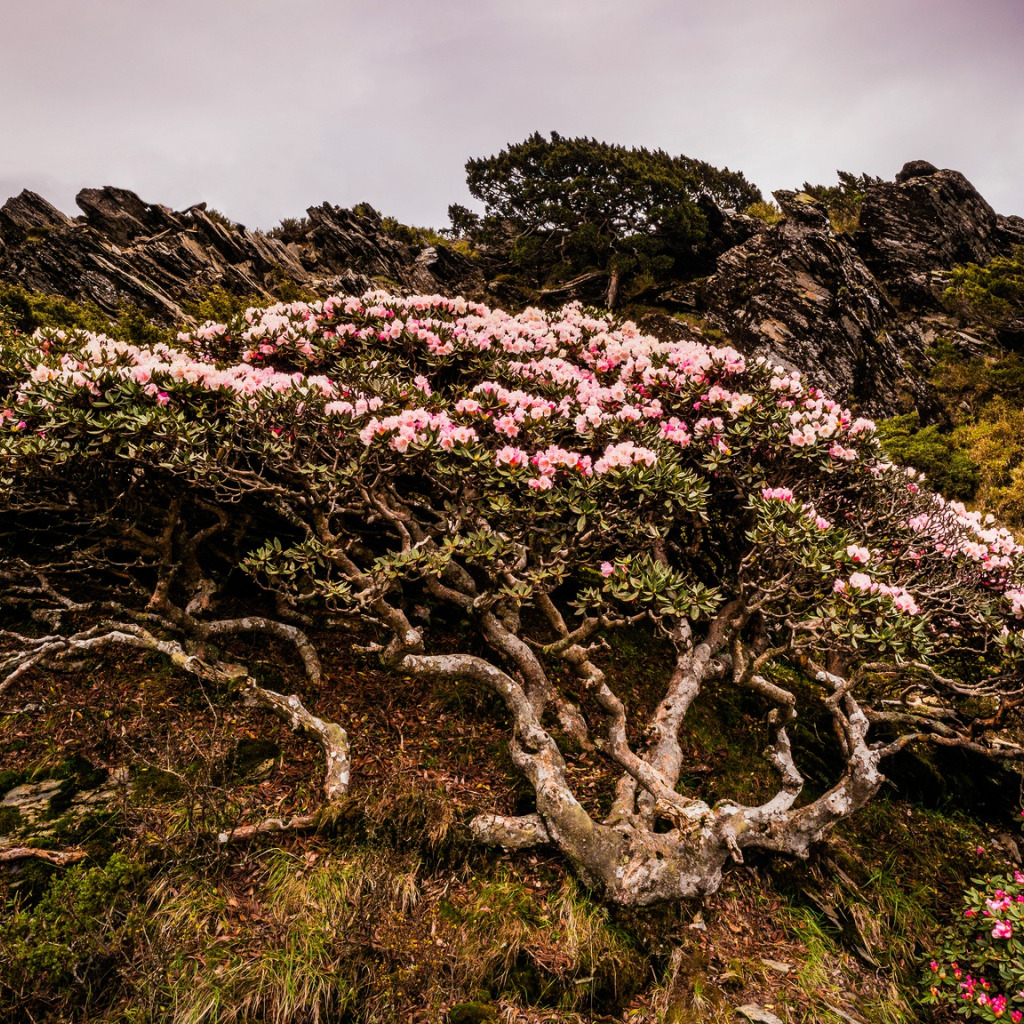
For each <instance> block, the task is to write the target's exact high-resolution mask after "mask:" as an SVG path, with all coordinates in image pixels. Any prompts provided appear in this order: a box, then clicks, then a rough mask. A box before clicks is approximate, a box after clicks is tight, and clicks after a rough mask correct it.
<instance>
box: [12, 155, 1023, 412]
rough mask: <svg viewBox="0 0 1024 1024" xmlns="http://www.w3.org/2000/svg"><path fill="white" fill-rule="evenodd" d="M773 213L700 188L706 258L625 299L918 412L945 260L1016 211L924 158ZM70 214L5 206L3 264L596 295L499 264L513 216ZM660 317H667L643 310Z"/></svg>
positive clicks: (580, 284) (233, 285)
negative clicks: (430, 220)
mask: <svg viewBox="0 0 1024 1024" xmlns="http://www.w3.org/2000/svg"><path fill="white" fill-rule="evenodd" d="M775 198H776V200H777V201H778V204H779V207H780V209H781V212H782V214H783V219H782V220H781V221H780V222H779V223H777V224H773V225H771V226H769V225H767V224H766V223H765V222H764V221H762V220H758V219H756V218H752V217H749V216H744V215H742V214H737V213H735V212H734V211H726V210H720V209H718V208H717V207H716V206H714V204H713V203H711V202H710V200H702V202H701V206H702V210H703V212H704V215H705V218H706V220H707V224H708V234H707V238H706V239H705V240H704V242H703V243H702V245H701V249H700V252H695V253H694V254H693V260H692V261H691V262H692V271H691V272H692V273H693V274H700V273H702V272H704V273H707V274H708V276H705V277H700V278H698V279H696V280H688V281H682V282H680V283H678V284H676V285H674V286H672V287H670V288H667V289H666V288H663V287H662V288H652V289H650V290H649V291H647V292H645V293H644V294H643V295H642V296H640V297H639V298H638V299H637V302H638V303H641V304H642V303H647V304H653V305H655V306H660V307H661V308H662V309H664V310H667V311H669V312H676V313H690V314H697V315H696V317H694V318H693V319H694V325H691V327H687V328H686V330H687V331H689V332H691V333H692V332H693V331H696V332H697V335H698V336H699V335H700V332H701V331H702V330H703V331H704V332H705V333H704V336H705V337H707V332H708V330H709V329H711V330H712V331H717V332H720V335H715V334H712V336H711V340H721V337H722V336H724V337H726V338H728V340H729V341H730V342H731V343H732V344H735V345H736V346H737V347H739V348H741V349H742V350H743V351H745V352H746V353H747V354H748V355H751V356H758V355H765V356H769V357H771V358H772V359H774V360H776V361H780V362H782V363H784V364H786V365H788V366H790V367H793V368H796V369H800V370H802V371H803V372H805V373H806V374H807V375H808V376H809V377H811V378H812V379H813V380H814V381H815V383H817V384H819V385H821V386H822V387H823V389H824V390H826V391H827V392H829V393H830V394H833V395H835V396H836V397H837V398H840V399H842V400H843V401H846V402H850V403H851V404H853V405H854V406H856V407H857V408H859V409H860V410H862V411H864V412H865V413H868V414H870V415H874V416H891V415H893V414H895V413H898V412H904V411H909V410H911V409H915V408H916V409H917V410H918V411H919V412H921V413H922V416H923V418H925V419H927V418H929V416H930V413H931V400H930V394H929V389H928V386H927V383H926V381H925V378H926V372H925V356H924V353H925V349H926V348H927V346H928V344H929V343H931V342H932V341H934V340H935V339H936V338H937V337H938V336H940V335H942V336H944V337H947V338H951V339H953V340H954V342H956V339H957V337H961V338H966V340H964V342H963V343H964V344H965V345H966V346H967V347H968V348H972V347H976V346H977V345H978V344H984V342H985V338H984V334H985V332H984V330H981V331H980V333H979V334H977V336H975V333H970V332H969V333H970V336H969V337H967V336H964V335H963V332H962V330H961V325H959V324H957V323H956V322H955V321H954V320H953V319H951V318H950V317H949V316H948V315H947V314H946V313H945V312H944V310H943V308H942V304H941V299H942V293H943V290H944V288H945V286H946V282H947V279H948V272H949V269H950V268H951V267H953V266H955V265H956V264H962V263H967V262H974V263H986V262H988V261H989V260H991V259H992V258H993V257H995V256H998V255H1008V254H1009V253H1010V252H1011V250H1012V248H1013V246H1014V245H1024V220H1022V219H1021V218H1020V217H1003V216H999V215H998V214H996V213H995V212H994V211H993V209H992V207H991V206H989V204H988V203H987V202H985V200H984V199H983V198H982V197H981V195H979V193H978V192H977V190H976V189H975V188H974V186H973V185H971V183H970V182H969V181H968V180H967V179H966V178H965V177H964V176H963V175H962V174H960V173H959V172H957V171H952V170H940V169H938V168H936V167H935V166H934V165H933V164H930V163H928V162H927V161H924V160H914V161H911V162H910V163H908V164H906V165H904V167H903V168H902V169H901V170H900V172H899V173H898V174H897V175H896V178H895V181H891V182H887V181H876V182H873V183H872V184H870V185H869V186H868V188H867V193H866V195H865V197H864V200H863V203H862V206H861V212H860V221H859V226H858V228H857V230H856V232H855V233H854V234H853V235H850V234H848V233H846V232H843V231H836V230H834V229H833V227H832V225H831V222H830V219H829V214H828V211H827V210H826V209H825V207H824V206H823V205H822V204H821V203H820V202H818V201H817V200H816V199H814V198H812V197H811V196H810V195H808V194H806V193H802V192H787V191H780V192H776V193H775ZM77 203H78V206H79V207H80V208H81V210H82V216H80V217H77V218H74V219H72V218H70V217H67V216H65V215H64V214H63V213H62V212H61V211H59V210H57V209H55V208H54V207H53V206H51V205H50V204H49V203H48V202H46V200H45V199H43V198H41V197H40V196H38V195H36V194H34V193H32V192H28V191H25V192H22V193H21V195H19V196H16V197H15V198H13V199H10V200H8V201H7V202H6V203H5V204H4V206H3V207H2V208H0V280H3V281H8V282H12V283H17V284H20V285H22V286H24V287H25V288H28V289H31V290H35V291H41V292H47V293H51V294H59V295H63V296H67V297H69V298H72V299H76V300H79V301H91V302H94V303H96V304H97V305H98V306H100V307H101V308H102V309H104V310H106V311H107V312H109V313H115V312H116V311H117V310H118V307H119V306H120V305H121V304H123V303H130V304H133V305H135V306H138V307H140V308H141V309H142V310H143V311H144V312H145V313H147V315H149V316H150V317H152V318H153V319H155V320H156V321H158V322H161V323H164V324H171V323H175V322H181V321H188V319H189V318H188V316H187V315H186V314H187V311H188V309H189V308H191V307H190V305H189V304H190V302H194V301H195V300H197V299H199V298H201V297H202V295H203V294H204V293H205V292H207V291H208V290H209V289H210V288H211V287H212V286H215V285H219V286H221V287H223V288H225V289H227V290H228V291H231V292H233V293H235V294H238V295H246V296H248V295H252V296H255V297H258V298H261V299H264V300H273V299H274V298H276V297H278V296H280V295H281V294H282V289H285V290H286V291H287V288H286V286H287V285H289V284H290V286H291V289H290V290H291V292H292V293H294V290H295V287H296V286H297V287H298V288H299V289H304V290H307V291H312V292H316V293H319V294H326V293H327V292H329V291H335V292H344V293H358V292H362V291H364V290H366V289H368V288H371V287H375V286H376V287H385V288H389V289H393V290H396V291H418V292H428V293H433V292H441V293H446V294H453V293H461V294H463V295H466V296H468V297H470V298H475V299H480V300H482V301H485V302H488V303H490V304H492V305H504V306H511V307H516V306H522V305H526V304H529V303H537V302H539V303H542V304H547V305H554V304H559V303H563V302H566V301H569V300H573V299H578V300H580V301H583V302H584V303H587V304H594V305H600V304H601V303H602V302H604V301H605V296H606V294H607V287H608V280H607V272H606V271H600V270H596V269H595V270H591V271H588V272H585V273H582V274H580V275H579V276H578V277H576V278H574V279H573V280H571V281H566V282H563V283H561V284H559V285H558V286H556V287H550V288H547V289H544V290H541V291H537V290H536V289H533V290H530V289H529V288H527V287H526V286H525V285H523V284H522V282H521V281H518V280H517V279H516V278H515V275H514V274H509V273H508V271H509V269H510V266H511V265H510V263H509V251H510V249H511V247H512V242H513V240H514V231H511V230H510V231H508V232H506V234H507V235H508V237H507V238H505V239H501V238H498V239H497V240H495V239H492V240H491V241H490V242H489V243H488V246H480V247H479V248H478V249H476V250H475V251H474V258H472V259H470V258H469V257H467V256H466V255H464V254H463V253H462V252H460V251H458V250H457V249H456V248H454V247H452V246H448V245H444V244H431V245H428V244H425V243H419V242H417V241H416V239H417V238H418V236H417V234H416V233H415V232H414V231H412V230H411V229H405V228H401V227H399V228H398V229H397V230H396V228H395V225H394V224H393V222H388V221H385V220H384V219H383V218H382V217H381V216H380V215H379V214H378V213H377V212H376V211H375V210H373V209H372V207H369V206H367V205H365V204H361V205H360V206H357V207H355V208H354V209H351V210H347V209H342V208H340V207H337V206H332V205H331V204H329V203H323V204H321V205H320V206H313V207H310V209H309V210H308V211H307V214H308V216H307V217H306V218H305V219H303V220H302V221H291V222H286V224H287V227H286V228H285V227H284V226H283V228H282V230H280V231H275V232H272V233H270V234H264V233H263V232H259V231H249V230H247V229H246V228H245V227H243V226H242V225H240V224H234V223H232V222H231V221H229V220H227V219H226V218H225V217H223V216H222V215H220V214H218V213H216V212H215V211H212V210H207V208H206V206H205V204H203V203H200V204H198V205H196V206H192V207H189V208H188V209H187V210H183V211H174V210H170V209H168V208H167V207H164V206H159V205H154V204H151V203H146V202H144V201H143V200H142V199H140V198H139V196H137V195H136V194H135V193H134V192H130V191H128V190H126V189H119V188H111V187H107V188H100V189H83V190H82V191H81V192H80V193H79V194H78V197H77ZM646 322H648V323H649V324H650V327H651V329H652V330H653V331H654V332H655V333H664V332H666V331H669V330H670V329H672V330H674V328H672V324H673V323H674V322H673V321H672V320H671V319H670V318H669V317H667V316H664V315H661V316H656V315H654V314H653V313H652V314H650V315H648V316H647V318H646Z"/></svg>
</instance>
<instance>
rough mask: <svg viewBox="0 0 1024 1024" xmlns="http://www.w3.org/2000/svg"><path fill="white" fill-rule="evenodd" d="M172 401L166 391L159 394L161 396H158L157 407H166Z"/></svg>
mask: <svg viewBox="0 0 1024 1024" xmlns="http://www.w3.org/2000/svg"><path fill="white" fill-rule="evenodd" d="M170 400H171V399H170V397H169V396H168V394H167V392H166V391H161V392H160V393H159V394H158V395H157V396H156V404H157V405H166V404H167V403H168V402H169V401H170Z"/></svg>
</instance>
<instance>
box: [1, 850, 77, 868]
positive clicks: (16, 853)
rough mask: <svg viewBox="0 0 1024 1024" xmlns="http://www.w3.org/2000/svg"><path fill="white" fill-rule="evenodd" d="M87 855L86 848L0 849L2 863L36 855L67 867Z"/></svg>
mask: <svg viewBox="0 0 1024 1024" xmlns="http://www.w3.org/2000/svg"><path fill="white" fill-rule="evenodd" d="M87 856H88V854H87V853H86V852H85V850H37V849H36V848H35V847H33V846H13V847H10V848H9V849H7V850H0V864H11V863H14V862H15V861H19V860H28V859H29V858H30V857H34V858H36V859H37V860H45V861H46V862H47V863H49V864H56V865H57V866H58V867H65V866H67V865H68V864H74V863H75V862H76V861H80V860H84V859H85V858H86V857H87Z"/></svg>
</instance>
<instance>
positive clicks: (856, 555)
mask: <svg viewBox="0 0 1024 1024" xmlns="http://www.w3.org/2000/svg"><path fill="white" fill-rule="evenodd" d="M846 554H847V556H848V557H849V558H852V559H853V561H855V562H856V563H857V564H858V565H867V563H868V562H869V561H870V560H871V552H870V551H868V549H867V548H861V547H858V546H857V545H856V544H850V545H849V546H848V547H847V549H846Z"/></svg>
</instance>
